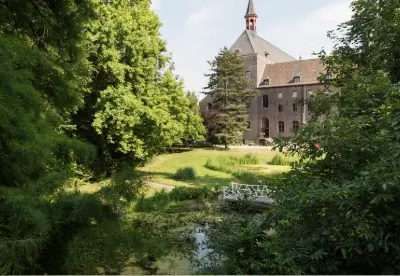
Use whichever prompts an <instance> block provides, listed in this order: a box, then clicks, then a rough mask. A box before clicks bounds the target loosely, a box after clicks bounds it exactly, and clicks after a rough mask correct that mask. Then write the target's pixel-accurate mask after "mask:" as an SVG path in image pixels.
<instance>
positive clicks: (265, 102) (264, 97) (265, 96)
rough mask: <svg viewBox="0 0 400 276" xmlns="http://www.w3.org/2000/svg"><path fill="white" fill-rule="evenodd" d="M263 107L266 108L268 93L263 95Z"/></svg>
mask: <svg viewBox="0 0 400 276" xmlns="http://www.w3.org/2000/svg"><path fill="white" fill-rule="evenodd" d="M263 108H268V95H264V96H263Z"/></svg>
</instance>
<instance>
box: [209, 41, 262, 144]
mask: <svg viewBox="0 0 400 276" xmlns="http://www.w3.org/2000/svg"><path fill="white" fill-rule="evenodd" d="M208 63H209V64H210V71H211V72H210V73H209V74H205V76H207V77H209V82H208V86H207V87H205V89H207V90H209V92H206V94H209V95H210V96H211V97H212V101H213V108H215V109H216V110H217V111H218V113H217V114H216V115H215V116H213V118H212V119H211V120H212V121H213V123H214V125H215V126H216V128H215V133H214V134H215V135H216V136H217V137H218V138H219V139H220V142H222V143H223V144H224V145H225V148H227V147H228V145H229V144H231V143H234V142H238V141H240V140H241V139H242V137H243V133H244V132H245V131H246V129H247V121H248V114H247V105H248V104H249V103H250V101H251V100H252V99H253V98H254V97H255V96H256V95H257V91H256V90H255V89H252V88H251V84H252V83H251V81H249V80H248V79H247V78H246V67H245V64H244V62H243V58H242V57H241V56H239V55H238V54H237V53H235V52H231V51H229V50H228V48H227V47H225V48H223V49H222V50H221V51H220V52H219V54H218V56H216V57H215V59H214V60H212V61H209V62H208Z"/></svg>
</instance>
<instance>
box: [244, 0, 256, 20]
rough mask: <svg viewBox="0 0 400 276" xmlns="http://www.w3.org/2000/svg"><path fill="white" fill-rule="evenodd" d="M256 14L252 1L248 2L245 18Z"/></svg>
mask: <svg viewBox="0 0 400 276" xmlns="http://www.w3.org/2000/svg"><path fill="white" fill-rule="evenodd" d="M252 14H256V9H255V8H254V2H253V0H249V5H248V6H247V12H246V16H248V15H252Z"/></svg>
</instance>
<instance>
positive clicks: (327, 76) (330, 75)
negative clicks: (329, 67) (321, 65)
mask: <svg viewBox="0 0 400 276" xmlns="http://www.w3.org/2000/svg"><path fill="white" fill-rule="evenodd" d="M325 78H326V79H327V80H331V79H333V76H332V74H331V73H328V74H326V75H325Z"/></svg>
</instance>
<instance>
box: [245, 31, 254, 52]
mask: <svg viewBox="0 0 400 276" xmlns="http://www.w3.org/2000/svg"><path fill="white" fill-rule="evenodd" d="M245 32H246V35H247V38H248V39H249V41H250V45H251V48H253V52H254V53H255V54H257V51H256V49H255V48H254V45H253V41H252V39H251V37H250V36H251V34H249V32H250V30H247V29H246V30H245Z"/></svg>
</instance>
